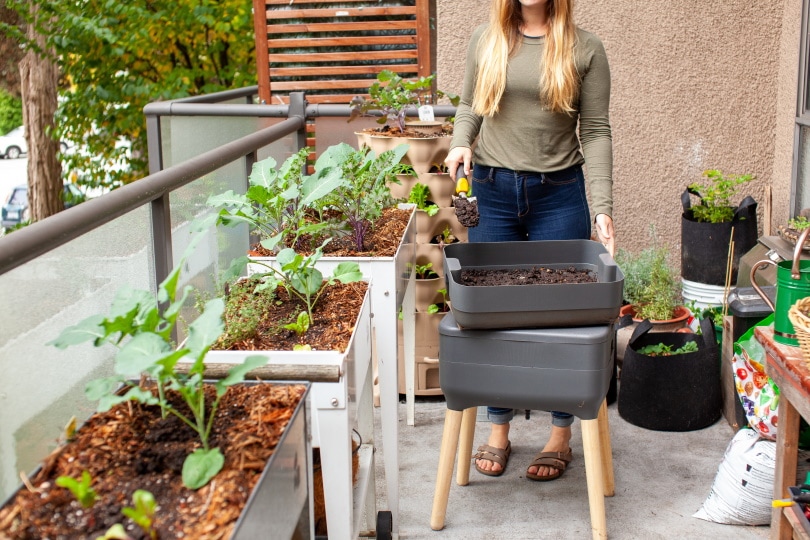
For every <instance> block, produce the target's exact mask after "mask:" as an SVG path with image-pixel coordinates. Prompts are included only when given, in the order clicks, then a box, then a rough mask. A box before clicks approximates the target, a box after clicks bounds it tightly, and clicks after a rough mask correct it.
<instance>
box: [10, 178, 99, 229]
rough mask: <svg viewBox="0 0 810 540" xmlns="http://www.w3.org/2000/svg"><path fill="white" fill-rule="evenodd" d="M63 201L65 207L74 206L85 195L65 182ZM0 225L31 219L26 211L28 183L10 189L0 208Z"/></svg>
mask: <svg viewBox="0 0 810 540" xmlns="http://www.w3.org/2000/svg"><path fill="white" fill-rule="evenodd" d="M62 197H63V199H64V201H65V208H70V207H71V206H75V205H77V204H79V203H80V202H82V201H84V200H85V198H86V197H85V195H84V193H82V191H81V190H80V189H79V188H78V187H76V185H74V184H70V183H68V184H65V185H64V190H63V192H62ZM0 218H1V219H0V225H2V227H3V228H6V229H8V228H11V227H16V226H17V225H20V224H21V223H23V222H26V221H29V220H30V219H31V216H30V213H29V211H28V185H27V184H21V185H19V186H15V187H14V189H12V190H11V194H10V195H9V196H8V199H7V200H6V202H5V204H3V208H2V209H0Z"/></svg>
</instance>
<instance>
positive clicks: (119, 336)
mask: <svg viewBox="0 0 810 540" xmlns="http://www.w3.org/2000/svg"><path fill="white" fill-rule="evenodd" d="M200 238H202V236H200V235H198V236H196V237H195V238H193V239H192V241H191V242H190V243H189V246H188V248H187V250H186V253H185V254H184V255H183V257H181V260H180V263H179V264H178V265H177V266H176V267H175V268H174V269H173V270H172V272H171V273H170V274H169V276H168V277H167V278H166V279H165V280H164V281H163V283H161V284H160V286H159V287H158V295H157V298H155V297H154V296H153V294H152V293H151V292H149V291H142V290H133V289H132V288H129V287H125V288H122V289H121V290H119V291H118V294H117V295H116V298H115V300H114V301H113V304H112V308H111V313H110V314H109V315H107V316H104V315H94V316H92V317H89V318H87V319H85V320H83V321H81V322H80V323H79V324H77V325H75V326H71V327H69V328H66V329H65V330H63V331H62V333H61V334H60V335H59V337H57V338H56V339H55V340H53V341H52V342H50V343H49V344H50V345H54V346H56V347H58V348H60V349H64V348H67V347H69V346H71V345H76V344H79V343H84V342H86V341H90V340H92V341H93V343H94V345H95V346H97V347H99V346H102V345H104V344H106V343H110V344H113V345H114V346H116V347H118V348H119V350H118V353H117V354H116V357H115V367H114V373H115V374H114V375H113V376H111V377H107V378H103V379H97V380H94V381H91V382H90V383H88V385H87V387H86V389H85V395H86V396H87V397H88V398H89V399H90V400H93V401H96V400H98V401H99V406H98V410H99V411H100V412H103V411H107V410H109V409H110V408H111V407H113V406H114V405H117V404H118V403H122V402H125V401H128V400H134V401H138V402H140V403H144V404H146V405H157V406H159V407H160V409H161V412H162V414H163V416H164V418H165V417H166V416H167V415H168V414H173V415H175V416H176V417H177V418H179V419H180V420H182V421H183V422H184V423H185V424H187V425H188V426H189V427H191V429H193V430H194V431H195V432H196V433H197V435H198V436H199V438H200V442H201V443H202V448H199V449H197V450H195V451H194V452H193V453H192V454H191V455H189V456H187V457H186V460H185V462H184V463H183V471H182V475H183V484H184V485H185V486H186V487H188V488H191V489H198V488H200V487H202V486H204V485H205V484H207V483H208V482H209V481H210V480H211V478H213V477H214V476H215V475H216V474H217V473H218V472H219V471H220V470H221V469H222V466H223V464H224V462H225V458H224V456H223V455H222V453H221V452H220V450H219V448H210V447H209V445H208V437H209V435H210V433H211V427H212V425H213V422H214V416H215V413H216V410H217V406H218V405H219V402H220V400H221V398H222V396H223V395H225V392H226V391H227V389H228V387H229V386H232V385H234V384H238V383H240V382H242V381H243V380H244V377H245V374H246V373H247V372H249V371H250V370H252V369H255V368H256V367H258V366H261V365H264V364H266V363H267V360H268V359H267V358H266V357H263V356H251V357H248V358H246V359H245V361H244V363H243V364H240V365H236V366H234V367H233V368H232V369H231V370H230V371H229V372H228V375H227V376H226V377H225V378H224V379H221V380H219V381H217V382H216V383H214V386H215V389H216V397H215V399H214V400H213V403H211V404H210V405H207V404H206V399H205V393H204V386H205V385H204V382H203V373H204V371H205V364H204V360H205V355H206V353H207V352H208V350H209V349H210V348H211V345H212V344H213V343H214V342H215V341H216V340H217V338H218V337H219V336H220V334H222V332H223V329H224V323H223V321H222V313H223V311H224V302H223V300H222V299H221V298H215V299H213V300H210V301H208V302H207V303H206V305H205V310H204V311H203V312H202V313H201V314H200V316H199V317H198V318H197V319H196V320H195V321H194V322H193V323H191V325H190V326H189V328H188V338H187V339H186V340H185V342H184V343H183V344H181V345H179V346H177V345H175V344H174V342H173V340H172V332H173V330H174V328H175V325H176V323H177V319H178V316H179V314H180V309H181V308H182V307H183V305H184V304H185V302H186V299H187V298H188V297H189V295H190V293H191V290H192V287H191V286H187V287H185V288H184V290H183V292H182V295H180V296H179V297H178V294H177V293H178V291H177V288H178V282H179V280H180V270H181V268H182V267H183V266H184V264H185V260H186V258H187V257H188V255H189V253H191V252H192V251H193V250H194V249H195V247H196V245H197V243H198V242H199V240H200ZM181 360H184V361H186V362H188V363H190V364H191V367H190V369H189V371H188V374H183V373H178V372H177V371H176V370H175V366H176V365H177V363H178V362H180V361H181ZM141 376H147V377H150V378H151V379H153V380H154V381H155V384H156V386H157V395H154V394H153V393H152V392H150V391H148V390H145V389H143V388H141V387H140V386H139V385H138V382H137V381H138V379H139V378H140V377H141ZM121 387H124V388H126V389H127V390H126V391H125V392H124V391H119V388H121ZM167 390H175V391H177V392H178V394H179V395H180V396H181V397H182V399H183V401H184V402H185V404H186V405H187V406H188V408H189V410H190V411H191V415H190V416H187V415H186V414H185V413H183V412H182V411H180V410H179V409H177V408H175V407H174V406H173V405H172V404H171V403H170V402H169V400H168V399H167V398H166V391H167Z"/></svg>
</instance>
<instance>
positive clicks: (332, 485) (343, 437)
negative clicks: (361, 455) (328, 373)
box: [314, 396, 355, 540]
mask: <svg viewBox="0 0 810 540" xmlns="http://www.w3.org/2000/svg"><path fill="white" fill-rule="evenodd" d="M336 398H337V396H336ZM337 399H339V398H337ZM327 406H328V407H329V408H326V407H321V408H318V409H317V410H316V411H314V412H315V414H317V415H318V436H319V438H320V444H321V446H320V447H321V473H322V475H323V493H324V504H325V505H326V526H327V529H328V531H329V539H330V540H353V539H354V537H355V531H352V528H353V521H354V520H353V516H354V494H353V491H352V468H351V465H350V464H351V462H352V442H351V425H350V423H349V412H348V409H347V407H346V401H345V399H344V400H342V402H339V403H338V406H337V407H331V405H327ZM347 464H348V465H347Z"/></svg>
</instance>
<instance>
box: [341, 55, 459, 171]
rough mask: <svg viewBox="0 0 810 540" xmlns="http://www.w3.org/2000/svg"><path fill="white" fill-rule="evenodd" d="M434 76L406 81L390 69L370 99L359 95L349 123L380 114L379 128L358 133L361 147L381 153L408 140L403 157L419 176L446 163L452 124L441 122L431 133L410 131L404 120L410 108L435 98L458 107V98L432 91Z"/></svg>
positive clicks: (419, 129)
mask: <svg viewBox="0 0 810 540" xmlns="http://www.w3.org/2000/svg"><path fill="white" fill-rule="evenodd" d="M434 78H435V76H434V75H430V76H428V77H420V78H418V79H403V78H402V77H400V76H399V75H398V74H396V73H394V72H393V71H390V70H382V71H381V72H380V73H379V74H378V75H377V81H376V82H375V83H374V84H372V86H371V87H370V88H369V97H368V98H364V97H362V96H357V97H356V98H354V99H353V100H352V103H351V115H350V117H349V121H350V122H351V121H352V120H354V119H355V118H359V117H360V116H365V115H368V112H369V111H370V110H377V111H380V113H381V117H380V119H379V120H378V123H380V124H382V126H381V127H380V128H373V129H371V130H366V131H360V132H357V133H356V136H357V144H358V146H361V147H362V146H370V147H371V148H372V149H374V150H375V152H377V153H378V154H379V153H380V152H382V151H384V150H387V149H390V148H393V147H394V146H396V145H397V144H398V140H400V139H401V138H402V137H406V138H407V140H408V144H409V149H408V153H407V154H406V155H405V156H404V157H403V161H404V162H405V163H409V164H410V165H413V167H414V169H416V172H417V173H418V174H422V173H427V172H429V171H430V169H431V166H432V164H433V163H439V162H442V161H444V158H445V157H446V156H447V152H448V151H449V149H450V137H449V135H448V132H449V131H450V129H449V127H450V126H452V124H447V126H448V128H447V130H445V128H444V124H442V123H438V127H439V129H433V130H432V132H429V131H427V130H426V129H425V127H424V126H415V127H413V128H409V127H408V126H407V125H406V121H405V117H406V114H407V110H408V108H409V107H413V106H417V107H418V106H420V105H422V106H424V105H429V104H430V103H432V102H434V101H435V100H434V99H433V98H434V97H437V98H441V97H447V98H449V99H450V102H451V103H453V104H454V105H457V104H458V102H459V97H458V96H456V95H454V94H448V93H446V92H443V91H441V90H436V91H435V96H434V92H433V83H434Z"/></svg>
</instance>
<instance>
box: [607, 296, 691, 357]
mask: <svg viewBox="0 0 810 540" xmlns="http://www.w3.org/2000/svg"><path fill="white" fill-rule="evenodd" d="M625 315H631V316H632V315H635V307H634V306H633V304H628V305H626V306H622V307H621V309H619V317H623V316H625ZM691 315H692V312H691V311H689V309H688V308H686V307H685V306H678V307H676V308H675V316H674V317H673V318H672V319H669V320H666V321H654V320H652V319H651V320H650V322H651V323H652V324H653V328H652V330H650V332H678V331H680V329H682V328H685V327H686V324H687V321H688V320H689V317H690V316H691ZM640 322H641V319H636V318H635V317H633V323H632V324H630V325H628V326H625V327H624V328H619V329H618V330H617V331H616V359H617V360H618V361H619V362H621V361H622V360H624V351H625V350H626V349H627V343H628V342H629V341H630V336H632V335H633V330H635V329H636V326H638V323H640Z"/></svg>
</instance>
